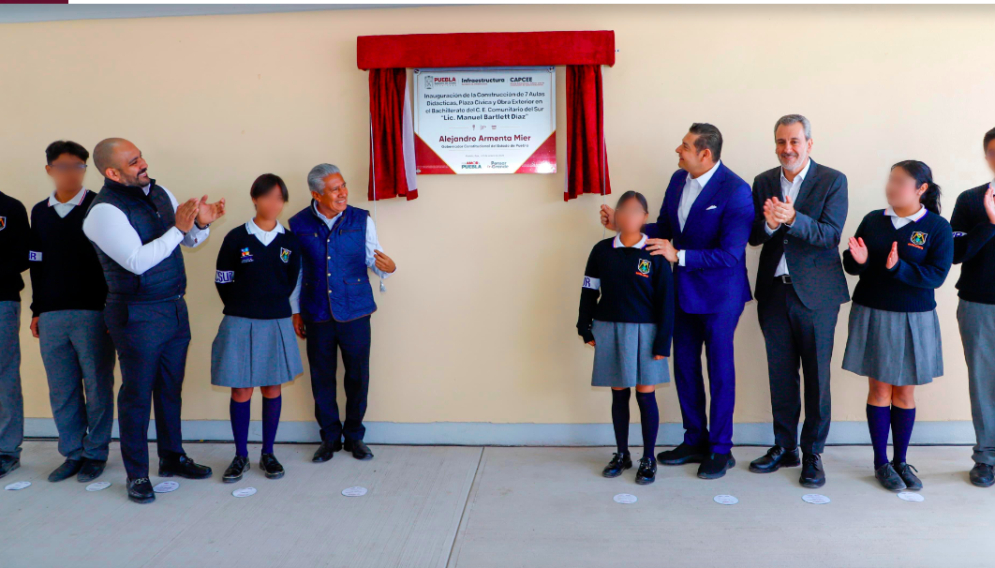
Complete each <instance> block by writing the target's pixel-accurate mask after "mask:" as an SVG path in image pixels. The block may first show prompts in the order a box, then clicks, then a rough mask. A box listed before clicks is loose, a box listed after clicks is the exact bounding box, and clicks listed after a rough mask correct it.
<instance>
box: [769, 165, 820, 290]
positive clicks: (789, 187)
mask: <svg viewBox="0 0 995 568" xmlns="http://www.w3.org/2000/svg"><path fill="white" fill-rule="evenodd" d="M811 166H812V159H811V158H806V159H805V167H804V168H802V171H800V172H798V175H796V176H795V179H794V180H793V181H788V178H786V177H784V168H781V199H783V200H786V199H788V198H789V197H790V198H791V203H794V202H796V201H798V192H799V191H801V189H802V183H804V182H805V176H807V175H808V169H809V168H810V167H811ZM785 226H787V227H789V228H790V227H791V225H788V224H787V223H785ZM780 228H781V226H780V225H778V226H776V227H774V228H773V229H771V228H770V225H768V224H767V222H766V220H764V230H765V231H767V234H768V235H773V234H774V232H775V231H777V230H778V229H780ZM787 275H788V260H787V259H786V258H785V255H783V254H782V255H781V261H780V262H779V263H777V270H775V271H774V276H787Z"/></svg>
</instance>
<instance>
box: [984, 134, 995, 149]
mask: <svg viewBox="0 0 995 568" xmlns="http://www.w3.org/2000/svg"><path fill="white" fill-rule="evenodd" d="M992 140H995V128H992V129H991V130H989V131H988V132H985V152H987V151H988V144H989V143H991V141H992Z"/></svg>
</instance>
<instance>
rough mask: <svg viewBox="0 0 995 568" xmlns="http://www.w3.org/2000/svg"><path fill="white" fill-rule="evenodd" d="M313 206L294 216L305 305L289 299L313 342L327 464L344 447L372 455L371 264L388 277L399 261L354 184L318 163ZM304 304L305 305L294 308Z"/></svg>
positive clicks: (310, 353)
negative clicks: (353, 199) (353, 197)
mask: <svg viewBox="0 0 995 568" xmlns="http://www.w3.org/2000/svg"><path fill="white" fill-rule="evenodd" d="M307 183H308V187H309V189H310V190H311V198H312V201H311V205H309V206H308V207H307V208H305V209H304V210H303V211H301V212H300V213H298V214H297V215H294V216H293V218H291V219H290V230H291V231H293V233H294V234H295V235H297V238H298V239H299V240H300V242H301V254H302V255H303V256H302V257H301V262H302V267H301V286H300V299H299V302H295V301H294V300H293V299H292V300H291V303H292V304H295V305H293V306H292V307H293V311H294V317H293V320H294V330H295V331H296V333H297V335H298V336H299V337H300V338H301V339H306V340H307V357H308V364H309V366H310V370H311V390H312V391H313V392H314V415H315V418H316V419H317V420H318V425H319V426H320V427H321V446H319V447H318V450H317V451H316V452H315V453H314V458H313V459H312V461H314V462H316V463H321V462H326V461H328V460H330V459H332V456H333V455H334V453H335V452H337V451H339V450H341V449H342V447H343V446H342V438H343V437H344V438H345V450H346V451H347V452H352V455H353V457H354V458H356V459H359V460H368V459H372V458H373V452H371V451H370V448H368V447H367V446H366V444H364V443H363V436H364V434H365V433H366V428H365V427H364V426H363V416H364V415H365V414H366V395H367V392H368V390H369V385H370V314H372V313H373V312H375V311H376V309H377V305H376V303H375V302H374V301H373V289H372V288H371V287H370V277H369V274H368V273H367V268H369V269H372V270H373V272H375V273H376V274H377V275H378V276H379V277H380V278H387V276H388V275H389V274H391V273H393V272H394V271H395V270H396V269H397V266H396V265H395V264H394V261H393V260H391V259H390V257H388V256H387V255H385V254H384V253H383V249H382V248H381V247H380V243H379V241H378V240H377V229H376V226H375V225H374V223H373V219H371V218H370V214H369V212H368V211H366V210H364V209H359V208H357V207H351V206H350V205H349V204H348V200H349V189H348V188H347V187H346V182H345V179H344V178H343V177H342V173H341V172H340V171H339V169H338V168H337V167H335V166H333V165H331V164H319V165H317V166H315V167H314V168H312V169H311V172H310V173H309V174H308V176H307ZM296 304H299V305H296ZM336 348H338V349H340V350H341V351H342V363H343V364H344V365H345V377H344V379H343V383H344V386H345V394H346V411H345V423H344V424H343V423H342V422H341V421H340V420H339V408H338V404H337V402H336V400H335V370H336V362H337V361H336V357H337V354H336Z"/></svg>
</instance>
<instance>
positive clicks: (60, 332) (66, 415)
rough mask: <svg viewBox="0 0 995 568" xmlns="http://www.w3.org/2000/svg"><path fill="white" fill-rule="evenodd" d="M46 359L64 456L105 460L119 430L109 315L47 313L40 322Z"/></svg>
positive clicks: (49, 391)
mask: <svg viewBox="0 0 995 568" xmlns="http://www.w3.org/2000/svg"><path fill="white" fill-rule="evenodd" d="M38 335H39V339H40V344H41V359H42V362H44V363H45V373H46V374H47V375H48V396H49V400H50V401H51V403H52V415H53V416H54V417H55V427H56V428H58V430H59V453H60V454H62V455H63V456H65V457H66V459H71V460H78V459H81V458H86V459H91V460H99V461H106V460H107V453H108V445H109V444H110V442H111V428H112V427H113V426H114V344H113V342H112V341H111V336H110V335H108V333H107V326H106V324H104V313H103V312H98V311H94V310H60V311H56V312H45V313H43V314H41V315H40V316H39V318H38Z"/></svg>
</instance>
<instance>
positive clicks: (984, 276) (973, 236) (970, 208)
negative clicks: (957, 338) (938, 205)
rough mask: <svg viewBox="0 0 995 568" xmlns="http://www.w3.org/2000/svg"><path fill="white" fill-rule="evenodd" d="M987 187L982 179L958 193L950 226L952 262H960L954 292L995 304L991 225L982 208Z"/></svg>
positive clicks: (993, 232) (994, 247)
mask: <svg viewBox="0 0 995 568" xmlns="http://www.w3.org/2000/svg"><path fill="white" fill-rule="evenodd" d="M987 191H988V184H987V183H986V184H984V185H981V186H978V187H975V188H973V189H969V190H967V191H965V192H964V193H961V194H960V196H959V197H957V205H955V206H954V212H953V215H951V216H950V227H951V228H952V229H953V230H954V262H955V263H963V267H962V268H961V270H960V279H958V280H957V290H958V291H957V295H958V296H960V298H961V299H963V300H967V301H968V302H978V303H981V304H995V285H993V284H995V239H993V238H992V237H995V225H993V224H992V222H991V221H989V220H988V214H987V213H986V212H985V205H984V198H985V192H987Z"/></svg>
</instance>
